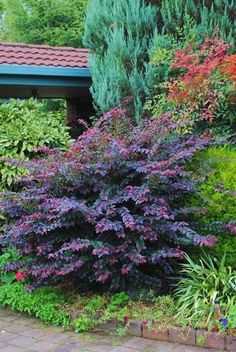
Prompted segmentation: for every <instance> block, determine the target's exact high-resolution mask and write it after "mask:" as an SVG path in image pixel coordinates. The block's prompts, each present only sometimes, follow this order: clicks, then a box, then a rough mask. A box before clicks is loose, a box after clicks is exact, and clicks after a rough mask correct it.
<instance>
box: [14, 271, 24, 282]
mask: <svg viewBox="0 0 236 352" xmlns="http://www.w3.org/2000/svg"><path fill="white" fill-rule="evenodd" d="M24 277H25V276H24V274H23V273H21V272H20V271H18V273H16V281H22V280H23V279H24Z"/></svg>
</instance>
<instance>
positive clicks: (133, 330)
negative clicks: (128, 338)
mask: <svg viewBox="0 0 236 352" xmlns="http://www.w3.org/2000/svg"><path fill="white" fill-rule="evenodd" d="M127 333H128V334H129V335H132V336H138V337H144V338H148V339H153V340H158V341H165V342H172V343H179V344H183V345H189V346H197V347H202V348H210V349H211V348H212V349H215V350H221V351H229V352H233V351H236V336H233V335H224V334H218V333H216V332H210V331H205V330H194V329H181V328H177V327H176V328H175V327H173V328H169V329H167V328H166V329H158V326H154V329H152V330H149V329H148V328H147V326H146V324H144V323H143V322H141V321H136V320H130V321H129V322H128V323H127Z"/></svg>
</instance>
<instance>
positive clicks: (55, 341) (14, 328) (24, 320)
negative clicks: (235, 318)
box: [0, 309, 214, 352]
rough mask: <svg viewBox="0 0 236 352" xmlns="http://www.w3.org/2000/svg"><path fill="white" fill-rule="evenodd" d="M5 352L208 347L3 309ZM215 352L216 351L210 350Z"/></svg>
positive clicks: (186, 351) (166, 351)
mask: <svg viewBox="0 0 236 352" xmlns="http://www.w3.org/2000/svg"><path fill="white" fill-rule="evenodd" d="M0 351H1V352H206V350H205V349H201V348H195V347H189V346H181V345H177V344H169V343H165V342H157V341H152V340H148V339H143V338H140V337H130V336H129V337H117V336H114V335H112V336H111V335H107V336H106V335H101V334H74V333H73V332H72V331H63V329H60V328H55V327H46V326H44V325H43V324H42V323H41V322H40V321H39V320H37V319H35V318H29V317H27V316H25V315H22V314H19V313H16V312H12V311H9V310H5V309H0ZM209 351H211V352H214V351H213V350H209Z"/></svg>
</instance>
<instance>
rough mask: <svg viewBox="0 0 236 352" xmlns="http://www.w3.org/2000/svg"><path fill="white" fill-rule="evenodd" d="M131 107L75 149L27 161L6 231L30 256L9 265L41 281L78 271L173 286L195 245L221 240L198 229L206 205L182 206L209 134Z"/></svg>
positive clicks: (101, 278)
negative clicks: (170, 281) (140, 116)
mask: <svg viewBox="0 0 236 352" xmlns="http://www.w3.org/2000/svg"><path fill="white" fill-rule="evenodd" d="M124 112H125V111H124V110H120V109H118V108H116V109H114V110H112V111H111V112H109V113H108V114H107V115H105V116H103V117H102V118H101V119H100V120H99V121H98V122H97V123H96V125H95V126H94V127H93V128H90V129H88V130H87V132H85V133H84V134H83V135H82V136H81V137H79V139H78V140H77V142H76V143H75V144H74V145H73V146H72V147H71V149H70V150H69V152H67V153H62V152H59V151H53V152H52V151H47V150H45V152H46V154H47V155H46V156H45V157H44V158H43V159H39V160H34V161H32V162H28V163H27V165H25V166H27V168H28V169H29V176H27V177H25V178H24V179H22V180H21V191H20V192H18V193H12V192H11V193H10V192H9V193H6V194H4V197H3V200H2V201H1V202H0V208H1V211H2V213H3V214H4V215H5V216H7V217H8V219H9V224H8V225H7V226H6V228H5V232H4V235H3V238H2V241H3V243H5V244H6V245H8V246H9V245H10V246H14V247H16V248H17V249H18V250H19V251H20V252H21V253H22V254H23V255H26V256H28V257H29V260H28V262H26V263H25V264H24V268H22V263H12V264H11V265H10V266H9V269H10V268H12V267H14V268H15V269H16V268H20V269H21V271H23V273H24V277H25V278H27V279H28V280H29V282H30V283H31V287H32V288H34V287H37V286H40V285H48V284H56V283H60V282H62V281H65V280H68V281H74V282H76V283H78V284H84V285H93V284H98V283H100V285H101V286H102V287H105V288H107V287H109V289H111V290H118V289H124V288H125V287H126V285H130V284H131V285H132V284H133V285H136V284H137V283H138V284H141V283H142V284H145V285H149V286H152V287H157V288H159V289H163V288H164V287H165V285H166V281H167V280H166V277H168V276H169V275H170V274H171V273H172V272H173V267H174V266H175V263H176V261H178V260H180V259H181V258H182V257H183V251H184V250H186V248H188V246H193V245H195V246H211V245H213V244H214V242H215V237H213V236H201V235H200V234H198V233H197V232H196V229H195V224H194V223H193V222H192V218H193V216H192V214H193V213H194V212H196V211H199V209H186V208H183V207H182V204H183V203H184V200H185V197H187V196H188V195H189V193H190V192H192V190H193V189H194V186H195V185H194V181H193V177H192V174H191V172H189V171H186V170H185V164H186V162H187V161H189V160H190V159H191V158H192V157H193V156H194V154H195V153H196V151H198V150H201V149H203V148H205V146H206V145H208V144H209V138H208V137H207V136H202V137H197V136H193V135H188V136H187V135H184V136H183V135H178V134H177V133H175V131H176V129H177V126H176V125H175V124H174V123H173V122H172V121H171V120H170V117H169V116H168V115H165V116H163V117H162V118H160V119H158V120H154V121H152V120H148V119H145V120H144V121H143V124H142V125H141V126H138V127H137V126H132V125H131V124H130V123H126V124H125V121H126V122H127V120H125V119H126V118H125V115H124ZM119 123H121V125H122V126H123V130H125V131H122V129H120V128H119ZM124 126H125V129H124ZM178 127H179V126H178Z"/></svg>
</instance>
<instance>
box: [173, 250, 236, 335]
mask: <svg viewBox="0 0 236 352" xmlns="http://www.w3.org/2000/svg"><path fill="white" fill-rule="evenodd" d="M225 258H226V255H224V256H223V258H222V259H220V260H219V259H217V258H214V257H211V256H209V255H207V254H205V255H204V256H202V258H201V259H200V260H199V262H194V261H193V260H192V259H191V258H190V257H189V256H188V255H186V257H185V259H186V262H185V263H184V264H182V270H181V274H182V276H183V277H182V278H181V279H180V282H179V283H178V285H177V288H176V296H177V299H178V300H177V302H178V315H179V316H182V317H185V318H188V319H189V320H190V321H196V323H197V324H198V325H199V323H200V322H203V324H204V322H205V328H208V329H212V328H214V327H215V326H218V324H219V318H218V320H217V317H216V309H217V305H218V306H219V307H220V308H221V309H222V312H223V311H224V316H227V315H228V314H229V312H230V310H231V309H232V307H233V306H235V304H236V271H234V270H232V268H231V267H228V266H226V264H225Z"/></svg>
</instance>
